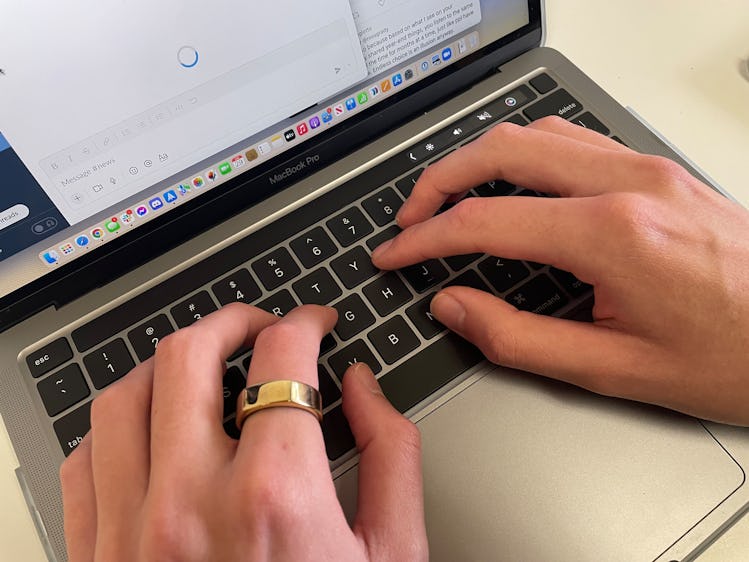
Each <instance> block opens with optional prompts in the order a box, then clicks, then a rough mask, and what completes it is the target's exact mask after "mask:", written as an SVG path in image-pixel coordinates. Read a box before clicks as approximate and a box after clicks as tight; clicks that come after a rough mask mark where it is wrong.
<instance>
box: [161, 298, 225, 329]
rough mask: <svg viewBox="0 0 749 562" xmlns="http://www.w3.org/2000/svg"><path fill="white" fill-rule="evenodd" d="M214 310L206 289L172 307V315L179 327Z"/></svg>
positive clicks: (193, 321) (214, 306)
mask: <svg viewBox="0 0 749 562" xmlns="http://www.w3.org/2000/svg"><path fill="white" fill-rule="evenodd" d="M215 310H216V305H215V304H214V303H213V299H212V298H211V296H210V295H209V294H208V293H207V292H206V291H201V292H199V293H198V294H197V295H193V296H192V297H190V298H189V299H187V300H184V301H182V302H181V303H179V304H178V305H177V306H174V307H172V310H171V312H172V317H173V318H174V321H175V322H176V323H177V326H178V327H180V328H187V327H188V326H189V325H190V324H194V323H195V322H197V321H198V320H200V319H201V318H202V317H203V316H207V315H208V314H210V313H211V312H214V311H215Z"/></svg>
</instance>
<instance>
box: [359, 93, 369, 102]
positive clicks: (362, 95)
mask: <svg viewBox="0 0 749 562" xmlns="http://www.w3.org/2000/svg"><path fill="white" fill-rule="evenodd" d="M356 101H358V102H359V105H364V104H365V103H367V102H368V101H369V96H368V95H367V92H359V93H358V94H357V96H356Z"/></svg>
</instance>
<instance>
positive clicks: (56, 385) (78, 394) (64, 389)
mask: <svg viewBox="0 0 749 562" xmlns="http://www.w3.org/2000/svg"><path fill="white" fill-rule="evenodd" d="M36 388H37V390H38V391H39V396H41V398H42V402H44V407H45V409H46V410H47V413H48V414H49V415H50V416H56V415H57V414H59V413H60V412H62V411H63V410H67V409H68V408H70V407H71V406H72V405H74V404H77V403H78V402H80V401H81V400H83V399H84V398H86V397H87V396H88V395H89V394H91V391H90V390H89V388H88V384H86V379H84V378H83V373H82V372H81V368H80V367H79V366H78V365H77V364H75V363H73V364H72V365H68V366H67V367H65V368H64V369H61V370H60V371H58V372H56V373H52V375H50V376H49V377H47V378H46V379H44V380H43V381H41V382H40V383H38V384H37V385H36Z"/></svg>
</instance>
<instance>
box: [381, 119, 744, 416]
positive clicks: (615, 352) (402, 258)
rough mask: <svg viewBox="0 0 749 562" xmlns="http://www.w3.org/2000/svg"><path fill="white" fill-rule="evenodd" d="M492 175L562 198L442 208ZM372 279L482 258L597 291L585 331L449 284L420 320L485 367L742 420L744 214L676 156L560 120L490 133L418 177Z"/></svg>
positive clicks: (500, 200) (579, 325)
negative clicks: (530, 265) (542, 266)
mask: <svg viewBox="0 0 749 562" xmlns="http://www.w3.org/2000/svg"><path fill="white" fill-rule="evenodd" d="M494 179H505V180H507V181H509V182H511V183H513V184H516V185H521V186H523V187H526V188H529V189H534V190H537V191H542V192H546V193H550V194H555V195H559V196H560V197H555V198H546V197H538V198H536V197H494V198H470V199H466V200H465V201H461V202H460V203H458V204H457V205H456V206H455V207H454V208H453V209H451V210H450V211H448V212H445V213H443V214H441V215H439V216H436V217H433V218H432V216H433V215H434V213H435V211H436V210H437V209H438V208H439V207H440V206H441V205H442V204H443V203H444V202H445V201H447V200H450V199H458V198H460V197H461V196H462V195H463V194H464V193H466V191H467V190H468V189H470V188H472V187H474V186H476V185H479V184H480V183H482V182H486V181H489V180H494ZM398 222H399V224H400V226H401V227H402V228H404V229H405V230H404V232H402V233H401V234H400V235H398V236H397V237H396V238H395V239H393V240H392V241H391V242H390V243H388V242H386V243H385V244H383V246H381V247H380V248H378V249H377V250H376V252H375V253H374V255H373V261H374V263H375V265H377V266H378V267H379V268H381V269H398V268H401V267H404V266H407V265H410V264H414V263H418V262H421V261H424V260H426V259H430V258H436V257H444V256H450V255H458V254H467V253H472V252H486V253H489V254H492V255H495V256H501V257H503V258H508V259H523V260H530V261H536V262H541V263H547V264H551V265H554V266H556V267H558V268H560V269H563V270H566V271H570V272H572V273H574V274H575V275H576V276H577V277H578V278H579V279H581V280H582V281H585V282H586V283H590V284H591V285H593V287H594V292H595V307H594V309H593V316H594V322H593V323H592V324H588V323H580V322H573V321H570V320H562V319H558V318H551V317H546V316H538V315H534V314H531V313H528V312H521V311H518V310H517V309H515V308H514V307H512V306H510V305H509V304H508V303H506V302H505V301H503V300H501V299H499V298H496V297H494V296H492V295H490V294H487V293H484V292H481V291H477V290H474V289H470V288H466V287H450V288H447V289H445V290H443V291H442V292H440V293H439V294H438V295H437V296H436V297H435V299H434V300H433V301H432V313H433V314H434V315H435V316H436V317H437V319H438V320H440V321H441V322H442V323H443V324H445V325H446V326H447V327H448V328H451V329H452V330H454V331H456V332H458V333H459V334H461V335H463V336H464V337H465V338H467V339H469V340H471V341H472V342H474V343H475V344H476V345H477V346H479V347H480V348H481V350H482V351H483V352H484V353H485V354H486V356H487V357H488V358H489V359H490V360H491V361H493V362H495V363H498V364H501V365H505V366H508V367H513V368H517V369H522V370H525V371H530V372H533V373H538V374H542V375H545V376H549V377H553V378H557V379H560V380H563V381H567V382H570V383H573V384H576V385H579V386H581V387H584V388H587V389H590V390H592V391H594V392H598V393H601V394H605V395H610V396H620V397H624V398H628V399H632V400H639V401H642V402H649V403H652V404H658V405H661V406H665V407H668V408H672V409H674V410H678V411H680V412H685V413H687V414H691V415H695V416H699V417H703V418H707V419H711V420H715V421H720V422H726V423H732V424H738V425H749V407H747V404H749V297H748V296H747V295H749V213H747V211H746V210H745V209H744V208H742V207H740V206H739V205H737V204H735V203H733V202H731V201H729V200H728V199H726V198H724V197H721V196H720V195H718V194H717V193H715V192H714V191H713V190H711V189H710V188H708V187H707V186H705V185H704V184H703V183H701V182H699V181H698V180H696V179H695V178H694V177H692V176H691V175H690V174H689V173H688V172H687V171H686V170H684V169H683V168H682V167H681V166H679V165H677V164H675V163H674V162H672V161H670V160H667V159H665V158H661V157H655V156H646V155H642V154H638V153H636V152H634V151H632V150H630V149H628V148H626V147H624V146H622V145H621V144H619V143H617V142H615V141H613V140H611V139H608V138H606V137H603V136H601V135H598V134H597V133H593V132H592V131H588V130H586V129H583V128H581V127H578V126H577V125H572V124H571V123H569V122H567V121H564V120H562V119H559V118H549V119H544V120H541V121H538V122H536V123H534V124H532V125H529V126H527V127H525V128H522V127H518V126H516V125H512V124H501V125H498V126H497V127H495V128H493V129H492V130H491V131H489V132H487V133H486V134H485V135H483V136H482V137H480V138H479V139H478V140H476V141H475V142H472V143H470V144H468V145H466V146H465V147H463V148H461V149H460V150H457V151H455V152H453V153H452V154H450V155H449V156H447V157H445V158H443V159H442V160H440V161H439V162H438V163H436V164H434V165H432V166H430V167H429V168H427V169H426V171H425V172H424V174H423V175H422V176H421V178H420V179H419V181H418V183H417V184H416V186H415V187H414V190H413V193H412V195H411V197H410V198H409V199H408V201H406V203H405V204H404V206H403V208H402V209H401V212H400V213H399V216H398Z"/></svg>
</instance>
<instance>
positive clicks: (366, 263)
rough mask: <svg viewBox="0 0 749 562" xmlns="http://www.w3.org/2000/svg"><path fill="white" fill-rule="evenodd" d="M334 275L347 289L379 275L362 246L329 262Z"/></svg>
mask: <svg viewBox="0 0 749 562" xmlns="http://www.w3.org/2000/svg"><path fill="white" fill-rule="evenodd" d="M330 267H332V268H333V271H335V274H336V275H337V276H338V278H339V279H340V280H341V282H342V283H343V284H344V285H345V286H346V288H347V289H353V288H354V287H356V286H358V285H361V284H362V283H364V282H365V281H366V280H367V279H371V278H372V277H374V276H375V275H377V274H378V273H379V269H377V268H376V267H375V266H374V265H372V259H371V258H370V256H369V254H368V253H367V251H366V250H365V249H364V248H363V247H362V246H357V247H356V248H352V249H351V250H349V251H348V252H346V253H345V254H343V255H342V256H340V257H337V258H336V259H334V260H333V261H332V262H330Z"/></svg>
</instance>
